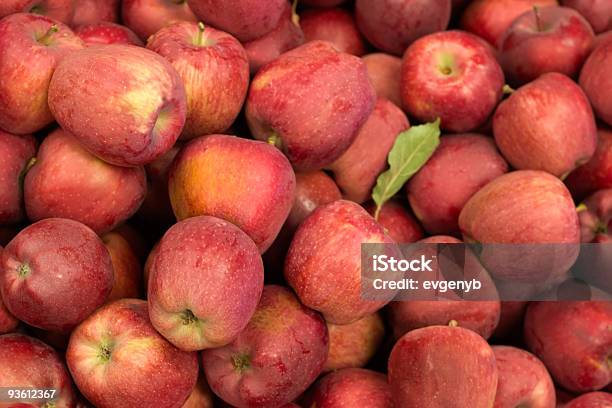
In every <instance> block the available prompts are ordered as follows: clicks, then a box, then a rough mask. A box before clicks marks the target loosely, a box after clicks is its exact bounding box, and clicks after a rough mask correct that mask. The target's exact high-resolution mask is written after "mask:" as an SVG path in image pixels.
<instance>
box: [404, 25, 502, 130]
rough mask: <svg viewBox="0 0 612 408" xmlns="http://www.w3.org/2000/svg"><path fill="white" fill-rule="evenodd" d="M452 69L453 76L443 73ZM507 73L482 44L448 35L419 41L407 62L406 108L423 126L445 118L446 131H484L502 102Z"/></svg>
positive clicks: (468, 36)
mask: <svg viewBox="0 0 612 408" xmlns="http://www.w3.org/2000/svg"><path fill="white" fill-rule="evenodd" d="M444 68H448V69H451V70H452V71H450V73H448V74H446V73H444V72H443V69H444ZM503 86H504V73H503V71H502V69H501V67H500V66H499V64H498V63H497V60H496V59H495V56H494V55H493V53H492V52H491V49H490V48H489V47H488V45H487V44H486V43H485V42H484V41H482V39H480V38H478V37H476V36H474V35H472V34H470V33H466V32H464V31H444V32H439V33H435V34H430V35H428V36H425V37H423V38H420V39H419V40H417V41H415V42H414V43H413V44H412V45H411V46H410V47H409V48H408V49H407V50H406V53H405V54H404V58H403V60H402V75H401V93H402V102H403V106H404V109H406V111H407V112H408V114H410V115H412V116H414V117H415V118H417V119H418V120H419V121H421V122H433V121H434V120H436V119H437V118H440V121H441V124H440V126H441V127H442V128H443V129H446V130H449V131H451V132H455V133H461V132H470V131H473V130H475V129H476V128H478V127H479V126H482V125H483V124H484V123H485V121H486V120H487V119H488V117H489V116H490V115H491V113H492V112H493V110H494V109H495V107H496V106H497V104H498V102H499V101H500V99H501V97H502V89H503Z"/></svg>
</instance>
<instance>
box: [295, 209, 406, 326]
mask: <svg viewBox="0 0 612 408" xmlns="http://www.w3.org/2000/svg"><path fill="white" fill-rule="evenodd" d="M339 242H342V248H343V251H341V252H338V243H339ZM364 242H367V243H381V244H393V243H394V242H393V240H392V239H391V238H390V237H389V236H388V235H387V234H386V233H385V231H384V229H383V227H382V226H381V225H380V224H378V223H377V222H376V221H375V220H374V218H372V217H371V216H370V215H369V214H368V213H367V212H366V211H365V210H364V209H363V208H362V207H360V206H359V205H358V204H355V203H353V202H351V201H346V200H338V201H334V202H332V203H330V204H327V205H324V206H321V207H319V208H317V209H316V210H315V211H314V212H313V213H312V214H310V216H309V217H308V218H306V219H305V220H304V222H302V224H300V226H299V227H298V230H297V232H296V233H295V236H294V238H293V241H292V242H291V246H290V247H289V252H288V253H287V258H286V260H285V279H286V280H287V283H289V285H290V286H291V287H292V288H293V290H295V292H296V293H297V295H298V297H299V298H300V301H301V302H302V303H304V304H305V305H306V306H308V307H310V308H312V309H315V310H317V311H319V312H321V313H322V314H323V316H324V317H325V320H326V321H327V322H329V323H333V324H350V323H353V322H355V321H357V320H359V319H361V318H362V317H364V316H367V315H369V314H372V313H374V312H376V311H377V310H379V309H381V308H382V307H383V306H384V305H385V304H387V303H388V302H389V301H390V300H391V298H392V297H393V296H392V295H393V294H391V293H390V294H389V295H390V297H389V299H387V300H364V299H362V297H361V244H362V243H364ZM396 257H399V255H398V256H396Z"/></svg>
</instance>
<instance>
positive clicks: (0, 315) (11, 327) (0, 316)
mask: <svg viewBox="0 0 612 408" xmlns="http://www.w3.org/2000/svg"><path fill="white" fill-rule="evenodd" d="M18 326H19V320H17V318H16V317H15V316H13V315H12V314H11V313H10V312H9V311H8V310H7V309H6V306H4V302H3V301H2V298H1V297H0V334H6V333H11V332H14V331H15V330H16V329H17V327H18Z"/></svg>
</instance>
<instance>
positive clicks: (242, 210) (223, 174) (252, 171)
mask: <svg viewBox="0 0 612 408" xmlns="http://www.w3.org/2000/svg"><path fill="white" fill-rule="evenodd" d="M219 186H225V187H224V189H223V191H222V192H220V191H219V190H218V188H219ZM255 186H256V188H255ZM168 187H169V192H170V201H171V203H172V208H173V209H174V214H175V215H176V217H177V219H178V220H184V219H185V218H188V217H193V216H198V215H212V216H215V217H218V218H222V219H225V220H228V221H230V222H232V223H234V224H235V225H237V226H238V227H239V228H241V229H242V230H243V231H245V232H246V233H247V234H248V235H249V236H250V237H251V239H253V241H255V243H256V244H257V247H258V248H259V250H260V251H261V252H262V253H263V252H265V251H266V249H268V248H269V247H270V245H271V244H272V242H273V241H274V239H275V238H276V236H277V235H278V232H279V231H280V229H281V227H282V225H283V222H285V219H286V218H287V215H288V214H289V211H290V210H291V206H292V204H293V199H294V196H295V175H294V173H293V170H292V168H291V165H290V164H289V162H288V161H287V159H286V158H285V157H284V156H283V155H282V154H281V153H280V151H278V150H277V149H275V148H274V147H273V146H270V145H269V144H267V143H264V142H260V141H253V140H247V139H242V138H238V137H235V136H226V135H211V136H205V137H201V138H198V139H195V140H193V141H192V142H191V143H189V144H188V145H187V146H185V147H184V148H183V149H182V150H181V152H180V153H179V154H178V156H177V157H176V158H175V160H174V163H173V165H172V168H171V170H170V176H169V183H168Z"/></svg>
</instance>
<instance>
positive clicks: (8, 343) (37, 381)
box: [0, 333, 77, 408]
mask: <svg viewBox="0 0 612 408" xmlns="http://www.w3.org/2000/svg"><path fill="white" fill-rule="evenodd" d="M0 366H1V367H2V370H0V386H1V387H10V388H12V389H15V388H38V389H56V390H57V394H56V397H55V398H54V399H53V400H50V401H47V403H48V405H52V406H56V407H58V408H64V407H73V406H74V404H75V403H76V399H77V396H76V393H75V390H74V387H73V385H72V381H71V380H70V374H69V373H68V370H67V369H66V365H65V364H64V361H63V359H62V357H61V356H60V355H59V354H58V353H57V352H56V351H55V350H53V349H52V348H51V347H49V346H48V345H46V344H45V343H43V342H42V341H40V340H38V339H35V338H33V337H29V336H26V335H24V334H18V333H13V334H5V335H2V336H0ZM47 403H45V401H38V402H37V405H36V406H39V405H38V404H42V406H46V405H47ZM22 405H24V406H25V407H32V406H34V405H30V404H22ZM18 406H21V405H20V404H15V403H12V402H9V401H5V402H4V403H0V407H3V408H6V407H11V408H12V407H15V408H17V407H18Z"/></svg>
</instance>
